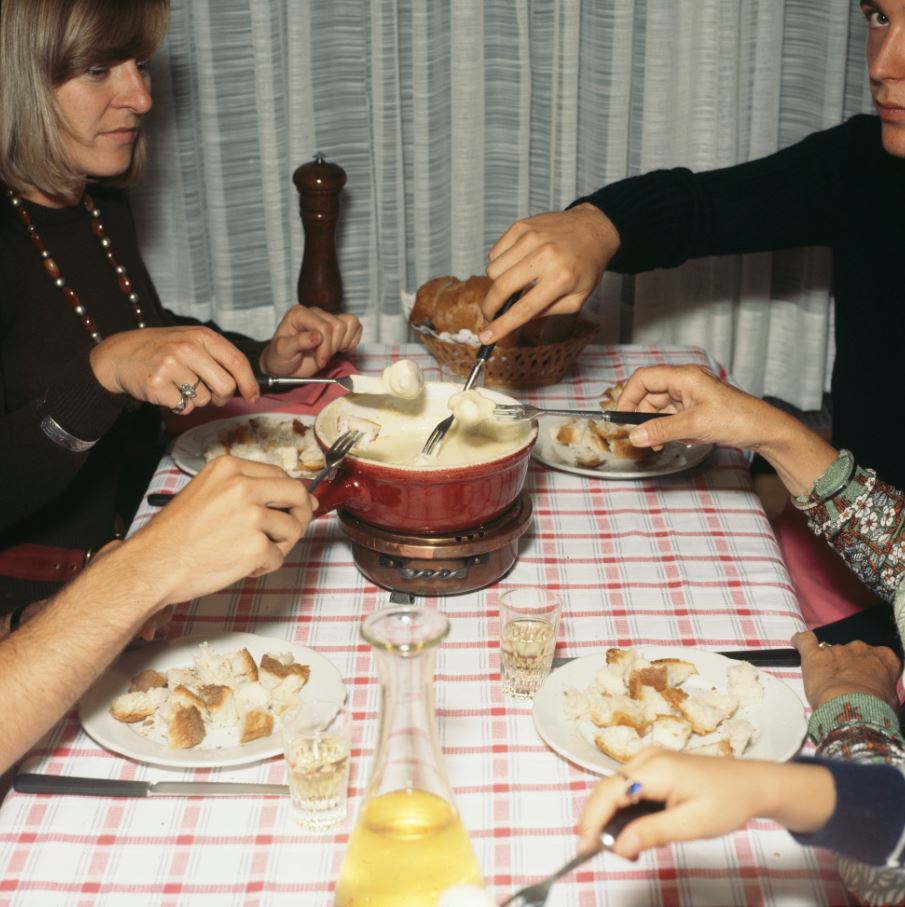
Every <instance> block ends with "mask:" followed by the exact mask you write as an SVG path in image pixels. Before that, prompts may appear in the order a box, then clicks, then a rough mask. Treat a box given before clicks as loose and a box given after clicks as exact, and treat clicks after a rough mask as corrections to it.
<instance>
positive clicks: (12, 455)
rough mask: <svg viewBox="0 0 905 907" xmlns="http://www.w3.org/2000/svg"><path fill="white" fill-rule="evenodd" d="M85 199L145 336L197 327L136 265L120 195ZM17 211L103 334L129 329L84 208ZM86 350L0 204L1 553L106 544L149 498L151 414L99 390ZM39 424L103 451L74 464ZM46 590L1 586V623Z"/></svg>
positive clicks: (128, 313) (151, 409)
mask: <svg viewBox="0 0 905 907" xmlns="http://www.w3.org/2000/svg"><path fill="white" fill-rule="evenodd" d="M91 195H92V197H93V198H94V200H95V203H96V206H97V207H98V208H99V209H100V211H101V215H102V216H101V220H102V222H103V224H104V226H105V228H106V231H107V234H108V236H109V237H110V240H111V243H112V248H113V251H114V253H115V255H116V256H117V258H118V259H119V260H120V262H121V263H122V264H123V265H125V267H126V269H127V271H128V273H129V276H130V277H131V279H132V281H133V284H134V286H135V289H136V290H137V292H138V293H139V295H140V297H141V302H142V308H143V310H144V313H145V321H146V322H147V324H148V326H152V327H153V326H161V325H165V324H170V323H174V322H178V323H198V322H195V321H193V320H192V319H185V318H181V317H176V316H173V315H171V314H170V313H169V312H167V311H165V310H164V309H163V308H162V306H161V304H160V300H159V298H158V296H157V293H156V291H155V289H154V286H153V284H152V282H151V279H150V277H149V275H148V273H147V270H146V269H145V267H144V264H143V263H142V260H141V257H140V255H139V251H138V245H137V240H136V234H135V227H134V223H133V219H132V215H131V212H130V210H129V206H128V201H127V198H126V196H125V195H124V194H123V193H121V192H117V191H112V190H107V191H104V190H102V189H97V188H93V189H92V190H91ZM26 206H27V210H28V213H29V216H30V218H31V220H32V223H33V224H34V225H35V227H36V228H37V230H38V233H39V234H40V235H41V237H42V239H43V240H44V243H45V245H46V247H47V249H48V251H49V252H50V254H51V255H52V256H53V257H54V258H55V259H56V261H57V262H58V264H59V266H60V270H61V272H62V275H63V277H64V278H65V280H66V282H67V284H68V285H69V286H70V287H72V288H73V289H74V290H75V291H76V292H77V293H78V294H79V296H80V298H81V300H82V302H83V303H84V304H85V306H86V308H87V310H88V313H89V314H90V315H91V317H92V318H93V319H94V320H95V322H96V324H97V326H98V329H99V330H100V332H101V334H102V335H103V336H104V337H107V336H110V335H111V334H114V333H118V332H120V331H127V330H134V329H135V328H136V324H135V320H134V317H133V314H132V308H131V306H130V304H129V302H128V300H127V299H126V297H125V296H124V295H123V294H122V292H121V291H120V289H119V287H118V285H117V280H116V276H115V275H114V273H113V271H112V269H111V268H110V266H109V264H108V263H107V262H106V260H105V258H104V255H103V252H102V250H101V248H100V244H99V242H98V240H97V238H96V237H95V236H94V235H93V233H92V232H91V230H90V227H89V220H90V218H89V216H88V214H87V212H85V210H84V209H83V208H82V206H81V205H79V206H77V207H73V208H64V209H48V208H43V207H41V206H39V205H33V204H28V203H26ZM92 346H93V342H92V340H91V338H90V337H89V336H88V334H87V332H86V331H85V329H84V328H83V327H82V325H81V322H80V320H79V319H78V318H77V317H76V315H75V314H74V313H73V311H72V310H71V309H70V308H69V306H68V304H67V303H66V301H65V300H64V298H63V296H62V294H61V293H60V291H59V290H58V289H57V288H56V287H54V286H53V284H52V283H51V281H50V279H49V278H48V276H47V274H46V273H45V271H44V268H43V265H42V263H41V259H40V257H39V255H38V252H37V250H36V249H35V247H34V246H33V245H32V243H31V241H30V239H29V238H28V236H27V234H26V231H25V229H24V227H23V226H22V224H21V223H20V221H19V220H18V218H17V217H16V215H15V212H14V210H13V207H12V205H11V204H10V203H9V201H8V200H7V199H6V198H5V196H0V476H2V478H0V549H3V548H7V547H8V546H10V545H14V544H17V543H20V542H33V543H38V544H48V545H55V546H61V547H67V548H92V547H95V546H97V545H100V544H103V543H104V542H106V541H108V540H109V539H110V538H111V537H112V533H113V529H114V523H115V521H116V517H117V515H119V516H120V517H121V518H123V519H124V520H125V521H126V523H127V524H128V520H129V519H131V516H132V514H133V513H134V510H135V508H136V507H137V504H138V502H139V500H140V497H141V494H142V493H143V491H144V489H145V488H146V487H147V483H148V480H149V479H150V476H151V475H152V473H153V469H154V467H155V465H156V463H157V461H158V460H159V457H160V454H161V452H162V449H163V445H162V435H161V418H160V411H159V408H158V407H156V406H150V405H147V404H145V405H141V406H136V405H135V404H134V403H133V402H132V401H130V399H129V398H128V397H126V396H123V395H116V394H111V393H109V392H108V391H106V390H105V389H104V388H103V387H102V386H101V385H100V384H99V383H98V382H97V380H96V379H95V377H94V374H93V372H92V371H91V368H90V365H89V360H88V356H89V352H90V350H91V347H92ZM45 415H50V416H53V418H54V419H55V420H56V421H57V422H58V423H59V424H60V425H61V426H62V427H63V428H64V429H65V430H66V431H68V432H70V433H71V434H73V435H75V436H76V437H78V438H81V439H84V440H94V439H96V438H100V439H101V440H100V441H99V442H98V443H97V444H96V445H95V446H94V447H93V448H92V449H91V450H90V451H88V452H85V453H72V452H70V451H68V450H66V449H64V448H63V447H60V446H58V445H57V444H55V443H53V442H52V441H50V440H49V439H48V438H47V437H46V436H45V435H44V433H43V432H42V430H41V428H40V422H41V419H42V418H43V417H44V416H45ZM54 588H55V587H54V586H53V585H45V584H29V583H23V582H21V581H17V580H12V579H10V578H8V577H0V612H2V611H4V610H8V609H9V608H10V607H12V606H15V605H17V604H20V603H24V602H26V601H30V600H34V599H35V598H41V597H43V596H45V595H47V594H50V593H51V592H52V591H53V590H54Z"/></svg>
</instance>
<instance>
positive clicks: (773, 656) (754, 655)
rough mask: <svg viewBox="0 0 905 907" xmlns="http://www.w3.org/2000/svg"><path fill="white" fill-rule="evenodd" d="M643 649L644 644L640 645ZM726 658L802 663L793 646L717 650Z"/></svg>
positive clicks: (557, 663)
mask: <svg viewBox="0 0 905 907" xmlns="http://www.w3.org/2000/svg"><path fill="white" fill-rule="evenodd" d="M638 648H641V649H643V648H644V646H638ZM714 654H715V655H722V656H723V657H724V658H732V659H733V660H735V661H747V662H750V663H751V664H753V665H759V666H760V667H762V668H797V667H798V666H799V665H800V664H801V656H800V655H799V654H798V649H793V648H791V647H788V648H784V649H733V650H730V651H728V652H715V653H714ZM576 657H577V656H571V657H569V656H560V657H557V658H554V659H553V667H554V668H561V667H562V666H563V665H564V664H568V663H569V662H570V661H575V658H576Z"/></svg>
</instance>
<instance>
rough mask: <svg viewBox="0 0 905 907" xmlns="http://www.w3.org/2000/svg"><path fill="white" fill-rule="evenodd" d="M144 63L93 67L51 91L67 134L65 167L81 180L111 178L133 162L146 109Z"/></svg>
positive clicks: (148, 94)
mask: <svg viewBox="0 0 905 907" xmlns="http://www.w3.org/2000/svg"><path fill="white" fill-rule="evenodd" d="M150 87H151V80H150V75H149V73H148V67H147V63H145V62H143V61H136V60H125V61H123V62H122V63H116V64H114V65H111V66H97V67H92V68H91V69H89V70H88V72H86V73H83V74H82V75H78V76H75V77H74V78H72V79H70V80H69V81H68V82H64V83H63V84H62V85H60V86H59V88H57V89H55V91H54V96H55V98H56V102H57V107H58V109H59V111H60V114H61V115H62V117H63V121H64V122H65V124H66V126H67V127H68V129H66V130H64V133H63V142H64V144H65V146H66V151H67V153H68V155H69V160H70V163H71V164H72V165H73V167H74V168H75V169H76V170H77V171H78V172H79V173H83V174H84V175H85V176H86V177H88V176H97V177H112V176H117V175H118V174H120V173H124V172H125V171H126V170H127V169H128V168H129V164H130V163H131V162H132V147H133V145H134V144H135V140H136V138H137V137H138V130H139V125H140V122H141V117H142V116H143V115H144V114H145V113H147V112H148V111H149V110H150V109H151V92H150Z"/></svg>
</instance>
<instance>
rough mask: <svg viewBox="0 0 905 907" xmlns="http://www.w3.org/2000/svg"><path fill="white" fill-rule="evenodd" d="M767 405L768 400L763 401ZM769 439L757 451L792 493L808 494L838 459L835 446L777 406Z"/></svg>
mask: <svg viewBox="0 0 905 907" xmlns="http://www.w3.org/2000/svg"><path fill="white" fill-rule="evenodd" d="M764 405H765V406H767V404H764ZM769 409H771V410H773V413H774V414H775V415H774V416H773V418H772V419H771V422H772V425H771V430H770V432H769V433H766V432H765V435H766V436H767V437H768V440H766V441H764V442H763V443H762V444H759V445H758V446H757V452H758V453H759V454H760V455H761V456H762V457H763V458H764V459H765V460H766V461H767V462H768V463H769V464H770V465H771V466H772V467H773V468H774V469H775V470H776V474H777V475H778V476H779V478H780V479H781V480H782V483H783V484H784V485H785V486H786V488H787V489H788V490H789V493H790V494H793V495H803V494H807V493H808V492H809V491H810V490H811V488H812V487H813V485H814V482H816V481H817V479H819V478H820V476H822V475H823V473H824V472H826V470H827V469H828V468H829V466H830V464H831V463H832V462H833V461H834V460H835V459H836V457H837V455H838V452H837V451H836V449H835V448H834V447H833V446H832V445H831V444H829V443H828V442H826V441H824V440H823V438H821V437H820V436H819V435H817V434H815V433H814V432H812V431H811V430H810V429H808V428H806V427H805V426H804V425H802V424H801V423H800V422H799V421H798V420H797V419H795V418H794V417H793V416H790V415H788V413H783V412H779V411H778V410H774V409H773V408H772V407H769Z"/></svg>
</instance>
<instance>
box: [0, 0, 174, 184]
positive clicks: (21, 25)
mask: <svg viewBox="0 0 905 907" xmlns="http://www.w3.org/2000/svg"><path fill="white" fill-rule="evenodd" d="M168 16H169V0H2V2H0V181H2V182H3V183H5V184H6V185H7V186H8V187H9V188H10V189H12V190H13V191H15V192H27V191H28V190H30V189H39V190H40V191H41V192H43V193H45V194H46V195H49V196H51V197H68V196H71V195H72V194H73V193H74V192H78V190H79V189H80V187H81V185H82V183H83V181H84V174H79V173H77V172H75V170H74V169H73V167H72V164H71V163H70V161H69V156H68V155H67V153H66V149H65V146H64V143H63V133H64V130H65V129H66V126H65V123H64V121H63V119H62V117H61V115H60V112H59V110H58V108H57V104H56V99H55V96H54V89H56V88H58V87H59V86H60V85H62V84H63V83H64V82H67V81H69V80H70V79H72V78H73V77H75V76H78V75H81V74H83V73H85V72H87V71H88V69H90V68H91V67H93V66H109V65H111V64H114V63H119V62H122V61H123V60H131V59H138V60H146V59H148V57H150V56H151V54H152V53H153V52H154V51H155V50H156V49H157V47H158V45H159V44H160V42H161V41H162V40H163V36H164V34H165V33H166V28H167V20H168ZM144 158H145V143H144V138H143V136H142V134H141V132H139V136H138V139H137V140H136V143H135V149H134V152H133V155H132V163H131V165H130V166H129V169H128V170H127V171H126V172H125V173H122V174H120V175H119V176H117V177H115V178H114V179H109V180H106V182H107V183H108V184H111V185H120V186H124V185H129V184H131V183H132V182H134V180H135V179H136V177H137V176H138V174H139V172H140V171H141V168H142V165H143V163H144Z"/></svg>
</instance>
